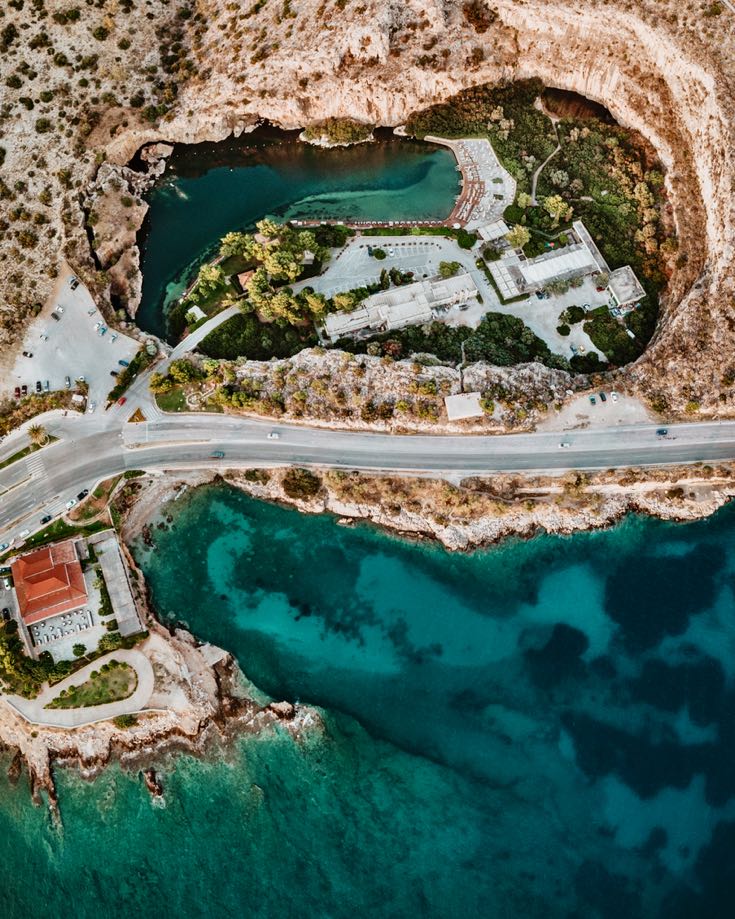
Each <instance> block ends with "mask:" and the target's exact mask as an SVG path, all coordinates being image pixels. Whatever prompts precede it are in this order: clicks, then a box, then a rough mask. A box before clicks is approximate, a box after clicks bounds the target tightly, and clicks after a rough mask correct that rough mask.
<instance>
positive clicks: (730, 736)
mask: <svg viewBox="0 0 735 919" xmlns="http://www.w3.org/2000/svg"><path fill="white" fill-rule="evenodd" d="M165 512H166V513H170V514H171V515H172V518H173V519H172V521H171V522H164V521H161V525H160V527H157V528H154V531H153V535H154V540H155V547H154V548H153V549H146V548H144V547H143V546H138V547H136V548H135V551H136V554H137V557H138V559H139V561H140V563H141V565H142V567H143V569H144V570H145V573H146V575H147V577H148V579H149V583H150V587H151V591H152V597H153V600H154V603H155V605H156V608H157V609H158V611H159V614H160V615H161V617H162V618H164V619H165V620H168V621H171V622H174V621H183V622H186V623H187V624H188V625H189V626H190V627H191V629H192V630H193V631H194V632H195V633H196V634H197V635H198V636H199V637H201V638H202V639H207V640H210V641H213V642H215V643H217V644H219V645H221V646H223V647H225V648H227V649H229V650H231V651H232V652H233V653H234V654H235V655H236V656H237V658H238V660H239V661H240V663H241V666H242V668H243V670H244V671H245V673H246V674H247V675H248V677H249V678H250V679H251V680H252V681H253V682H254V683H255V684H256V685H257V686H258V687H260V689H262V690H264V691H266V692H268V693H269V694H271V695H272V696H274V697H276V698H286V699H290V700H301V701H303V702H307V703H312V704H316V705H319V706H322V707H323V711H324V713H325V721H326V732H325V734H324V735H321V734H319V735H315V736H313V737H309V738H307V739H305V740H304V741H303V742H296V741H294V740H292V739H290V738H289V737H288V736H287V735H285V734H283V733H268V734H265V735H263V736H261V737H257V738H250V737H243V738H242V739H240V740H239V741H238V742H237V743H236V744H235V746H234V748H233V749H232V750H231V751H229V752H228V753H227V754H226V755H223V756H221V757H213V758H211V759H210V760H209V761H206V762H200V761H196V760H193V759H191V758H189V757H184V756H179V757H175V758H167V759H165V760H164V761H163V762H162V764H161V768H162V773H163V781H164V785H165V806H163V807H160V806H158V805H157V804H156V803H154V802H152V801H151V799H150V796H149V795H148V793H147V791H146V790H145V788H144V786H143V783H142V780H141V779H140V777H139V776H138V775H136V774H131V773H127V772H124V771H122V770H120V769H118V768H113V769H110V770H108V771H107V772H106V773H105V774H104V775H103V776H102V777H101V778H100V779H98V780H96V781H95V782H94V783H92V784H88V783H84V782H82V781H81V780H80V779H79V778H78V777H77V776H76V775H75V774H74V773H73V772H66V771H63V770H60V771H59V772H58V773H57V779H58V785H59V792H60V799H61V815H62V827H61V828H57V827H54V826H53V825H52V824H51V822H50V819H49V817H48V815H47V813H46V811H45V810H44V809H42V808H34V807H33V806H32V805H31V804H30V802H29V799H28V791H27V787H26V783H25V782H20V783H19V784H18V786H16V787H10V786H9V785H8V783H7V782H5V781H4V780H3V782H2V783H0V859H1V860H2V864H3V866H4V872H5V877H6V879H7V883H6V884H5V890H4V904H5V906H4V910H3V916H4V917H8V919H16V917H18V919H20V917H36V916H38V917H41V916H44V917H45V916H54V917H62V919H66V917H72V916H73V917H78V919H82V917H90V919H92V917H108V916H147V915H155V916H157V917H160V919H166V917H179V919H181V917H184V919H189V917H204V916H226V917H230V916H233V917H234V916H238V917H240V916H247V917H277V919H281V917H308V919H311V917H320V919H321V917H335V919H336V917H353V919H354V917H356V916H370V917H381V919H382V917H437V919H438V917H457V919H459V917H493V919H494V917H509V919H510V917H557V916H558V917H570V919H571V917H579V919H583V917H584V919H588V917H605V919H607V917H610V919H613V917H614V919H621V917H624V919H629V917H646V919H647V917H661V919H663V917H667V919H670V917H674V919H692V917H700V916H701V917H716V919H719V917H723V919H724V917H730V916H732V915H733V914H735V884H733V881H734V880H735V877H734V876H733V875H734V873H735V868H734V860H733V851H735V769H733V758H734V755H735V687H734V678H735V599H734V596H733V590H734V589H735V551H734V550H733V536H734V535H735V514H734V513H733V511H732V510H730V509H726V510H725V511H723V512H721V513H719V514H718V515H716V516H715V517H713V518H711V519H709V520H707V521H703V522H700V523H696V524H688V525H674V524H667V523H662V522H660V521H654V520H649V519H643V518H635V517H631V518H628V519H627V520H625V521H624V522H623V523H621V524H620V525H619V526H617V527H616V528H614V529H612V530H609V531H606V532H599V533H592V534H579V535H576V536H574V537H571V538H559V537H550V536H539V537H537V538H535V539H533V540H530V541H528V542H520V541H508V542H506V543H504V544H502V545H501V546H499V547H496V548H492V549H488V550H483V551H477V552H474V553H472V554H467V555H459V554H449V553H447V552H445V551H444V550H442V549H441V548H440V547H438V546H435V545H428V544H410V543H406V542H404V541H401V540H399V539H397V538H394V537H392V536H387V535H385V534H382V533H379V532H377V531H375V530H373V529H371V528H369V527H367V526H358V527H354V528H345V527H340V526H339V525H337V523H336V522H335V521H334V520H333V519H331V518H329V517H310V516H303V515H299V514H298V513H297V512H295V511H293V510H290V509H284V508H281V507H276V506H272V505H268V504H265V503H260V502H257V501H254V500H252V499H250V498H248V497H247V496H245V495H243V494H242V493H240V492H238V491H236V490H233V489H230V488H229V487H227V486H212V487H207V488H203V489H199V490H197V491H194V492H192V493H189V494H188V495H186V496H185V497H183V498H182V499H181V500H180V501H178V502H177V503H176V504H173V505H169V507H168V508H167V509H166V511H165Z"/></svg>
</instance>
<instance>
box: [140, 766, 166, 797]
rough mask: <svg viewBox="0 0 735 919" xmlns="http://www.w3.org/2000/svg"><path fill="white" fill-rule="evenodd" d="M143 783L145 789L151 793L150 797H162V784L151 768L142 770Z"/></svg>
mask: <svg viewBox="0 0 735 919" xmlns="http://www.w3.org/2000/svg"><path fill="white" fill-rule="evenodd" d="M143 781H144V782H145V787H146V788H147V789H148V791H149V792H150V793H151V797H153V798H160V797H162V795H163V783H162V782H161V779H160V778H159V776H158V774H157V773H156V770H155V769H154V768H153V767H152V766H151V767H149V768H148V769H144V770H143Z"/></svg>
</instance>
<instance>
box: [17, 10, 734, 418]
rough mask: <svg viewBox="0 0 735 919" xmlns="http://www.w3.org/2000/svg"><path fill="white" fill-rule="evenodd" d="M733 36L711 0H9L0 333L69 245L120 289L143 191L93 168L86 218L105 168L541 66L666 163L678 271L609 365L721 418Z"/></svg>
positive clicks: (728, 317)
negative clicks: (647, 342) (645, 333)
mask: <svg viewBox="0 0 735 919" xmlns="http://www.w3.org/2000/svg"><path fill="white" fill-rule="evenodd" d="M734 37H735V14H733V13H732V12H731V11H730V10H729V9H728V8H727V7H725V6H724V5H719V4H718V3H710V2H691V0H683V2H682V0H639V2H635V3H633V2H623V0H608V2H604V0H587V2H584V3H583V2H579V0H577V2H563V0H562V2H559V0H526V2H521V0H498V2H492V3H488V4H484V3H481V2H472V3H467V2H464V0H405V2H401V3H397V2H388V0H298V2H296V0H255V2H252V3H251V2H249V0H246V2H226V0H179V2H168V0H8V2H7V3H5V4H3V7H2V10H0V62H1V65H0V66H1V67H2V108H1V110H0V116H1V120H0V134H1V136H0V148H1V150H2V152H0V160H1V161H2V165H0V180H1V182H0V231H1V232H2V235H3V245H2V250H1V251H0V260H1V261H0V322H1V324H2V330H0V345H2V346H6V347H7V346H8V344H9V343H11V342H12V343H15V344H17V342H18V338H19V333H20V330H21V328H22V326H23V322H24V320H25V319H26V317H27V316H28V315H29V314H31V313H33V312H34V311H36V310H38V309H39V308H40V304H42V303H43V301H44V300H45V299H46V297H47V296H48V295H49V293H50V291H51V289H52V286H53V279H54V276H55V274H56V272H57V271H58V266H59V264H60V260H61V259H62V258H64V257H65V258H67V259H68V260H69V261H70V262H71V264H72V265H73V266H74V267H75V268H76V269H77V270H79V271H80V272H81V273H82V274H83V275H84V278H85V280H87V281H88V283H89V284H90V286H91V287H92V289H93V291H94V292H95V293H96V295H97V296H98V297H100V298H101V299H103V300H104V299H105V298H109V293H110V285H111V283H114V285H115V288H116V293H117V294H118V295H120V294H121V292H122V293H123V294H124V293H125V292H126V290H127V289H128V288H129V289H132V290H133V292H135V290H136V289H137V287H138V284H139V277H138V276H137V251H136V250H135V249H134V231H135V227H136V226H137V225H138V223H139V220H140V216H141V205H140V200H139V195H138V192H139V191H140V188H139V187H138V188H135V187H130V188H128V187H126V184H125V183H126V180H127V178H129V176H128V175H126V173H125V172H123V173H122V174H121V175H120V176H118V175H115V174H111V173H109V172H105V171H104V170H103V173H102V175H101V176H100V183H101V184H102V185H106V186H107V187H108V191H109V186H110V183H111V182H112V183H113V195H112V198H113V203H112V206H110V196H109V195H107V196H106V202H107V203H106V207H107V209H108V211H107V212H105V213H99V212H98V210H99V211H102V207H101V206H100V207H99V209H98V210H96V209H95V207H96V202H97V201H98V200H99V199H98V197H97V196H95V195H94V194H92V195H90V194H89V188H90V184H91V183H92V182H93V180H94V179H95V176H96V174H97V170H98V169H99V167H100V166H101V165H102V164H103V163H104V161H105V160H107V161H108V162H110V163H112V164H117V165H118V166H120V165H122V164H124V163H126V162H127V161H129V159H130V158H131V157H132V156H133V155H134V154H135V152H136V151H137V150H138V149H139V148H140V146H141V145H142V144H144V143H146V142H150V141H155V140H166V141H174V142H192V141H199V140H217V139H220V138H223V137H225V136H227V135H228V134H230V133H232V132H233V131H235V132H240V131H242V130H244V129H246V128H247V127H248V126H250V125H252V124H254V123H255V122H256V121H257V119H258V118H260V117H263V118H268V119H270V120H271V121H273V122H276V123H278V124H280V125H282V126H284V127H288V128H293V127H301V126H303V125H308V124H313V123H315V122H320V121H323V120H324V119H327V118H330V117H333V116H344V115H350V116H352V117H355V118H358V119H360V120H363V121H365V122H366V123H371V124H388V125H390V124H399V123H402V122H404V121H405V120H406V118H407V116H408V115H409V114H410V113H411V112H412V111H414V110H416V109H419V108H422V107H425V106H426V105H429V104H431V103H433V102H437V101H442V100H444V99H446V98H447V97H449V96H450V95H452V94H453V93H455V92H457V91H458V90H460V89H462V88H464V87H467V86H472V85H476V84H481V83H487V82H493V81H497V80H499V79H502V78H505V79H520V78H526V77H539V78H540V79H541V80H543V81H544V82H545V83H546V84H547V85H550V86H557V87H560V88H563V89H570V90H575V91H577V92H580V93H582V94H583V95H586V96H588V97H590V98H592V99H595V100H597V101H599V102H602V103H603V104H605V105H607V106H608V107H609V108H610V110H611V111H612V113H613V114H614V115H615V116H616V117H617V118H618V119H619V120H620V121H621V123H623V124H625V125H628V126H630V127H631V128H634V129H637V130H639V131H641V132H642V133H643V134H644V135H645V136H646V137H647V138H648V139H649V140H650V141H651V142H652V144H653V145H654V146H655V148H656V150H657V151H658V154H659V156H660V157H661V159H662V161H663V163H664V165H665V166H666V168H667V170H668V173H667V183H668V192H669V198H670V201H671V203H672V205H673V208H674V212H675V216H676V224H677V225H676V230H677V236H678V241H679V252H678V257H677V266H678V267H677V269H676V272H675V274H674V276H673V278H672V280H671V283H670V285H669V290H668V293H667V295H666V297H665V302H664V308H663V311H662V318H661V321H660V326H659V330H658V332H657V334H656V336H655V338H654V340H653V342H652V344H651V346H650V348H649V350H648V352H647V353H646V355H644V356H643V358H641V359H640V360H639V361H638V362H637V363H636V364H635V365H633V366H632V367H630V368H628V369H627V370H626V371H623V372H622V375H623V376H624V377H627V379H628V381H629V382H630V384H631V385H633V386H637V387H639V388H640V390H641V391H642V392H643V393H644V394H645V395H647V396H648V397H649V399H652V400H653V401H654V403H655V404H656V405H657V407H659V408H660V409H661V410H663V411H671V412H684V411H687V412H688V413H689V414H690V415H693V416H697V415H698V414H699V415H711V414H714V413H716V412H727V413H731V405H733V404H734V403H733V401H732V396H733V393H735V390H733V388H732V387H733V383H735V348H733V344H734V343H735V315H734V308H735V300H734V289H735V288H734V277H735V268H734V267H733V240H734V239H735V205H734V204H733V194H732V192H733V178H734V177H735V169H734V168H733V157H734V156H735V152H734V151H735V143H733V141H735V137H734V136H733V135H734V134H735V112H734V111H733V109H734V108H735V106H734V105H733V69H734V67H735V64H734V63H733V62H735V53H734V52H735V49H734V48H733V44H734V41H733V39H734ZM120 179H122V182H120V181H119V180H120ZM93 234H94V236H95V242H96V245H97V247H98V249H99V250H100V251H101V252H102V253H103V256H102V259H101V261H99V262H95V261H94V259H93V257H92V254H91V251H90V246H89V239H90V236H92V235H93ZM617 385H620V382H619V383H618V384H617Z"/></svg>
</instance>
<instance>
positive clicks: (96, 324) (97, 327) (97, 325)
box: [94, 322, 102, 332]
mask: <svg viewBox="0 0 735 919" xmlns="http://www.w3.org/2000/svg"><path fill="white" fill-rule="evenodd" d="M101 326H102V323H101V322H95V324H94V330H95V332H96V331H97V329H99V328H100V327H101Z"/></svg>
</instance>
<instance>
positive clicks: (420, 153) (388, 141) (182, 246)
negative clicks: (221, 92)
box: [136, 129, 460, 335]
mask: <svg viewBox="0 0 735 919" xmlns="http://www.w3.org/2000/svg"><path fill="white" fill-rule="evenodd" d="M380 137H381V139H379V140H377V141H376V142H375V143H370V144H362V145H359V146H356V147H348V148H345V149H333V150H325V149H322V148H319V147H311V146H309V145H307V144H303V143H300V142H299V141H298V140H297V139H296V135H295V134H294V133H289V134H287V133H285V132H282V131H274V130H272V129H271V130H267V129H261V130H259V131H257V132H255V133H254V134H248V135H245V136H243V137H241V138H239V139H230V140H227V141H223V142H222V143H218V144H197V145H194V146H189V147H180V148H177V150H176V151H175V153H174V155H173V156H172V157H171V159H170V160H169V161H168V166H167V170H166V175H165V178H164V179H163V180H162V181H161V182H160V183H159V184H158V185H157V186H156V187H155V188H154V190H153V191H152V192H151V194H150V195H149V203H150V211H149V214H148V218H147V220H146V232H145V243H144V249H143V259H142V270H143V299H142V302H141V306H140V309H139V310H138V313H137V315H136V322H137V324H138V325H139V326H140V327H141V328H143V329H146V330H147V331H151V332H155V333H156V334H159V335H163V334H164V332H165V322H164V314H165V308H166V306H167V305H168V304H169V303H170V302H171V301H172V300H173V299H175V298H177V297H178V296H180V294H181V293H182V292H183V291H184V289H185V288H186V285H187V283H188V280H189V279H190V278H191V277H192V276H193V271H194V270H195V269H196V268H197V267H198V265H199V264H200V263H201V261H202V259H203V258H204V257H205V255H207V253H209V252H211V251H212V247H213V246H214V245H215V244H216V243H217V241H218V240H219V238H220V237H221V236H223V235H224V234H225V233H227V232H229V231H230V230H237V229H241V228H249V227H252V226H253V225H254V224H255V222H256V221H257V220H260V219H261V217H263V216H264V215H266V214H269V215H272V216H277V217H281V218H285V219H302V220H307V219H308V220H317V219H326V218H332V219H336V220H340V219H342V220H348V219H352V220H443V219H444V218H445V217H446V216H447V215H448V214H449V212H450V211H451V209H452V206H453V204H454V196H455V195H457V194H458V193H459V187H460V182H459V173H458V172H457V169H456V161H455V159H454V156H453V155H452V154H451V153H450V152H449V151H448V150H446V149H443V148H440V147H433V146H431V145H429V144H424V143H421V142H419V141H412V140H405V139H403V140H399V139H396V138H389V137H388V136H387V135H386V136H383V135H381V136H380Z"/></svg>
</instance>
